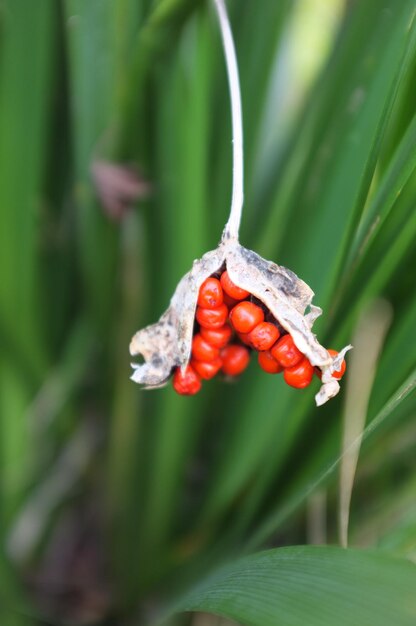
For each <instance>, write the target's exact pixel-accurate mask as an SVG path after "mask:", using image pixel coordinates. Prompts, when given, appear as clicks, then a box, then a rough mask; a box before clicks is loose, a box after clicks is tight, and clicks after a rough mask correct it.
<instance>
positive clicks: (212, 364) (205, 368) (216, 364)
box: [191, 357, 222, 380]
mask: <svg viewBox="0 0 416 626" xmlns="http://www.w3.org/2000/svg"><path fill="white" fill-rule="evenodd" d="M191 365H192V367H193V368H194V370H195V371H196V372H197V374H199V376H200V377H201V378H203V379H204V380H210V379H211V378H214V376H215V375H216V374H218V372H219V371H220V369H221V366H222V359H220V357H218V358H217V359H214V360H213V361H194V360H192V361H191Z"/></svg>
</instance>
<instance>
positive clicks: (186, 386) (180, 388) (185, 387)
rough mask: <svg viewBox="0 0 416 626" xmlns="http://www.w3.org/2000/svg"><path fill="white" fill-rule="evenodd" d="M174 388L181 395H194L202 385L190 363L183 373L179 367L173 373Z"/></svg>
mask: <svg viewBox="0 0 416 626" xmlns="http://www.w3.org/2000/svg"><path fill="white" fill-rule="evenodd" d="M172 382H173V388H174V390H175V391H176V393H179V394H180V395H181V396H193V395H195V394H196V393H198V391H199V390H200V389H201V387H202V383H201V379H200V377H199V376H198V374H197V373H196V371H195V370H194V368H193V367H192V366H191V365H188V366H187V367H186V369H185V371H184V373H183V374H182V372H181V368H180V367H177V368H176V370H175V373H174V374H173V381H172Z"/></svg>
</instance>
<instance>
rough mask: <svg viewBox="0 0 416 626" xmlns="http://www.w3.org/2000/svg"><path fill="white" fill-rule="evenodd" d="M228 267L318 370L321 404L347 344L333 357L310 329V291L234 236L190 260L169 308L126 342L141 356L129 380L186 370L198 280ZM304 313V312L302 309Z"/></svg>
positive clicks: (156, 381)
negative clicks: (181, 369)
mask: <svg viewBox="0 0 416 626" xmlns="http://www.w3.org/2000/svg"><path fill="white" fill-rule="evenodd" d="M224 264H225V265H226V267H227V271H228V274H229V276H230V278H231V280H232V281H233V282H234V283H235V284H236V285H238V286H239V287H240V288H242V289H245V290H246V291H248V292H250V293H251V294H253V295H254V296H255V297H256V298H258V299H259V300H260V301H261V302H262V303H263V304H264V305H265V306H266V307H267V308H268V309H269V311H270V312H271V313H272V314H273V316H274V318H275V319H276V320H277V321H278V323H279V324H280V326H282V328H284V329H285V330H286V331H287V332H288V333H290V335H291V336H292V338H293V341H294V343H295V345H296V347H297V348H298V349H299V350H300V351H301V352H302V353H303V354H304V355H305V356H306V358H307V359H308V360H309V362H310V363H311V364H312V365H313V366H316V367H319V368H320V370H321V371H322V387H321V389H320V391H319V393H318V394H317V396H316V402H317V404H318V405H321V404H324V402H326V401H327V400H329V398H332V397H333V396H335V395H336V394H337V393H338V391H339V383H338V381H337V380H336V379H335V378H334V377H333V376H332V372H334V371H337V369H339V368H340V366H341V363H342V360H343V358H344V355H345V353H346V352H347V350H349V349H350V347H351V346H347V347H346V348H344V349H343V350H341V351H340V352H339V354H338V355H337V356H336V357H335V358H332V357H331V355H330V354H329V353H328V351H327V350H326V349H325V348H324V347H323V346H321V345H320V343H319V342H318V340H317V339H316V336H315V335H314V334H313V332H312V330H311V329H312V325H313V322H314V320H315V319H316V318H317V317H318V315H320V314H321V309H319V308H318V307H316V306H314V305H312V298H313V296H314V293H313V291H312V289H311V288H310V287H309V286H308V285H307V284H306V283H305V282H304V281H302V280H301V279H300V278H298V277H297V276H296V274H294V273H293V272H292V271H290V270H288V269H286V268H285V267H282V266H279V265H276V264H275V263H273V262H271V261H266V260H265V259H263V258H262V257H260V256H259V255H258V254H256V253H255V252H253V251H252V250H248V249H247V248H244V247H243V246H241V245H240V244H239V243H238V241H236V240H235V239H230V238H226V237H224V239H223V240H222V242H221V243H220V245H219V246H218V248H217V249H216V250H213V251H211V252H207V253H206V254H205V255H204V256H203V257H202V259H200V260H197V261H195V262H194V264H193V267H192V269H191V271H190V272H189V273H188V274H186V275H185V276H184V277H183V278H182V280H181V281H180V282H179V284H178V286H177V288H176V291H175V293H174V295H173V297H172V300H171V303H170V306H169V308H168V310H167V311H166V312H165V313H164V314H163V315H162V317H161V318H160V320H159V322H157V323H156V324H152V325H151V326H148V327H147V328H144V329H143V330H140V331H139V332H137V333H136V334H135V335H134V337H133V339H132V341H131V344H130V353H131V354H132V355H138V354H141V355H142V356H143V357H144V360H145V363H144V364H142V365H136V364H133V367H134V369H135V371H134V373H133V376H132V380H134V381H135V382H138V383H141V384H143V385H145V386H146V387H147V388H154V387H160V386H163V385H164V384H166V382H167V380H168V379H169V377H170V376H171V373H172V371H173V369H174V368H175V367H178V366H179V367H182V368H185V367H186V366H187V364H188V362H189V359H190V356H191V347H192V336H193V328H194V318H195V310H196V305H197V299H198V292H199V288H200V286H201V285H202V283H203V282H204V281H205V280H206V278H208V277H209V276H211V275H212V274H214V273H215V272H217V271H219V270H220V269H221V267H223V266H224ZM306 309H308V312H307V313H306V314H305V310H306Z"/></svg>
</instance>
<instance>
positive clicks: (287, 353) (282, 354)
mask: <svg viewBox="0 0 416 626" xmlns="http://www.w3.org/2000/svg"><path fill="white" fill-rule="evenodd" d="M270 352H271V353H272V356H273V357H274V358H275V359H276V361H278V362H279V363H280V365H282V366H283V367H294V366H295V365H297V363H299V362H300V361H301V360H302V359H303V354H302V352H301V351H300V350H298V349H297V347H296V346H295V344H294V341H293V339H292V337H291V336H290V335H284V336H283V337H280V339H279V340H278V341H277V342H276V343H275V344H274V346H273V347H272V348H271V350H270Z"/></svg>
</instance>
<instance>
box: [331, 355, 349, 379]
mask: <svg viewBox="0 0 416 626" xmlns="http://www.w3.org/2000/svg"><path fill="white" fill-rule="evenodd" d="M328 352H329V354H330V355H331V356H338V352H337V351H336V350H332V349H331V348H328ZM346 369H347V364H346V363H345V360H343V361H342V363H341V369H340V370H336V371H335V372H332V376H333V377H334V378H336V379H337V380H340V379H341V378H342V377H343V376H344V374H345V370H346Z"/></svg>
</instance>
